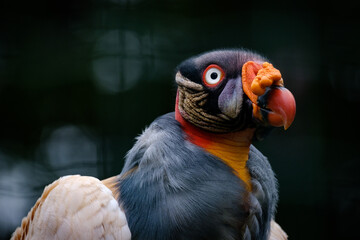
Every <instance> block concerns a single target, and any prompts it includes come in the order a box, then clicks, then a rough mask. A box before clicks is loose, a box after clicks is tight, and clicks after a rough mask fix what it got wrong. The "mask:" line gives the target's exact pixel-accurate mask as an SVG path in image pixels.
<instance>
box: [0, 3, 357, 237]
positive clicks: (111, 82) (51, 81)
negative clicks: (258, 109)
mask: <svg viewBox="0 0 360 240" xmlns="http://www.w3.org/2000/svg"><path fill="white" fill-rule="evenodd" d="M359 26H360V24H359V17H358V11H357V9H356V8H355V5H354V2H353V3H347V2H344V1H326V2H325V3H324V2H323V1H321V2H319V3H317V2H315V1H306V0H305V1H283V2H281V1H279V2H272V1H246V2H241V1H226V0H224V1H214V0H209V1H192V0H172V1H165V0H155V1H147V0H107V1H105V0H87V1H85V0H53V1H46V0H38V1H25V0H24V1H10V0H2V1H1V2H0V239H8V238H9V237H10V234H11V233H12V232H13V231H14V229H15V227H16V226H18V225H19V224H20V222H21V219H22V217H23V216H25V215H26V213H27V212H28V210H29V209H30V208H31V206H32V205H33V204H34V202H35V201H36V199H37V198H38V197H39V196H40V195H41V193H42V190H43V187H44V186H45V185H47V184H49V183H50V182H52V181H53V180H55V179H57V178H58V177H60V176H63V175H66V174H82V175H91V176H96V177H98V178H100V179H103V178H107V177H109V176H112V175H115V174H118V173H119V172H120V170H121V168H122V165H123V159H124V155H125V154H126V152H127V151H128V150H129V149H130V148H131V146H132V145H133V143H134V137H136V136H137V135H138V134H140V133H141V132H142V130H143V129H144V128H145V127H146V126H147V125H149V124H150V123H151V122H152V121H153V120H154V119H155V118H156V117H157V116H159V115H161V114H164V113H167V112H170V111H173V108H174V100H175V90H176V88H175V85H174V80H173V79H174V74H175V70H174V69H175V67H176V66H177V64H179V63H180V62H181V61H182V60H184V59H186V58H188V57H190V56H192V55H195V54H199V53H201V52H204V51H208V50H211V49H215V48H229V47H231V48H233V47H245V48H248V49H251V50H254V51H257V52H259V53H262V54H263V55H265V56H266V57H268V58H269V59H271V62H272V63H273V64H274V65H275V66H276V67H277V68H278V69H280V70H281V72H282V75H283V77H284V79H285V83H286V86H287V88H289V89H290V90H291V91H292V92H293V94H294V95H295V98H296V100H297V116H296V119H295V122H294V124H293V125H292V126H291V127H290V129H289V130H287V131H286V132H285V131H283V130H280V129H279V130H276V131H274V132H273V133H272V134H271V135H270V136H268V137H267V138H266V139H265V140H264V141H261V142H256V143H255V145H256V146H257V147H258V148H259V149H260V150H261V151H262V152H263V153H264V154H265V155H266V156H268V158H269V159H270V162H271V164H272V166H273V168H274V170H275V172H276V174H277V177H278V179H279V184H280V202H279V206H278V213H277V221H278V222H279V223H280V225H281V226H282V227H283V228H284V229H285V230H286V231H287V233H288V234H289V235H290V237H291V239H360V231H359V230H358V225H359V217H360V180H359V178H360V177H359V169H360V159H359V148H360V141H359V135H360V128H359V113H360V111H359V110H360V109H359V104H360V60H359V59H360V58H359V54H360V51H359V47H358V45H359Z"/></svg>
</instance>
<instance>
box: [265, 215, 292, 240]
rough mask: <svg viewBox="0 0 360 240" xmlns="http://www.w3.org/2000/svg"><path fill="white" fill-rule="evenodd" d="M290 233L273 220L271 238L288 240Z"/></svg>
mask: <svg viewBox="0 0 360 240" xmlns="http://www.w3.org/2000/svg"><path fill="white" fill-rule="evenodd" d="M287 239H288V235H287V234H286V233H285V232H284V230H282V228H281V227H280V225H279V224H277V223H276V222H275V221H274V220H272V221H271V226H270V236H269V240H287Z"/></svg>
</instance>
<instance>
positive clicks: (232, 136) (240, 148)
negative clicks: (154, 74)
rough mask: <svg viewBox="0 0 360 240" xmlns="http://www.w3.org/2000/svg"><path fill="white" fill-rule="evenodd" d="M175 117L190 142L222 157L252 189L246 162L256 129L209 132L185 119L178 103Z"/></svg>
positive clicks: (248, 187) (249, 188)
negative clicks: (222, 132) (220, 132)
mask: <svg viewBox="0 0 360 240" xmlns="http://www.w3.org/2000/svg"><path fill="white" fill-rule="evenodd" d="M175 119H176V120H177V121H178V122H179V123H180V124H181V125H182V127H183V130H184V131H185V132H186V134H187V136H188V140H189V141H190V142H192V143H193V144H195V145H197V146H199V147H202V148H204V149H205V150H206V151H208V152H209V153H211V154H213V155H215V156H217V157H218V158H220V159H221V160H222V161H223V162H224V163H226V164H227V165H228V166H229V167H231V168H232V169H233V170H234V173H235V174H236V175H237V176H238V177H239V178H240V179H241V180H243V181H244V183H245V184H246V186H247V189H248V190H249V191H250V190H251V183H250V174H249V170H248V168H247V167H246V162H247V160H248V159H249V151H250V145H251V140H252V137H253V135H254V131H255V129H245V130H243V131H239V132H233V133H225V134H219V133H211V132H207V131H204V130H202V129H200V128H198V127H196V126H194V125H192V124H191V123H189V122H188V121H187V120H185V119H184V118H183V117H182V116H181V114H180V112H179V110H178V105H177V104H176V109H175Z"/></svg>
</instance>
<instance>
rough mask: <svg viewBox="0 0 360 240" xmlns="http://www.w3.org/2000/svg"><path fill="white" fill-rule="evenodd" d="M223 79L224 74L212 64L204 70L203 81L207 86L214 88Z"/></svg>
mask: <svg viewBox="0 0 360 240" xmlns="http://www.w3.org/2000/svg"><path fill="white" fill-rule="evenodd" d="M223 77H224V72H223V71H222V69H221V68H220V67H219V66H217V65H215V64H212V65H210V66H208V67H207V68H206V69H205V71H204V74H203V81H204V83H205V84H206V85H208V86H215V85H217V84H218V83H219V82H220V81H221V80H222V79H223Z"/></svg>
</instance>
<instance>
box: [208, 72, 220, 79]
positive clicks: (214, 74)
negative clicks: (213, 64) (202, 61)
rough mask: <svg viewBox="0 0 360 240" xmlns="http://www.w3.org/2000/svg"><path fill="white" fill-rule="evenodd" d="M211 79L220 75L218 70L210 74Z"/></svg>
mask: <svg viewBox="0 0 360 240" xmlns="http://www.w3.org/2000/svg"><path fill="white" fill-rule="evenodd" d="M210 77H211V79H216V78H217V77H218V74H217V73H216V72H213V73H211V74H210Z"/></svg>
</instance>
